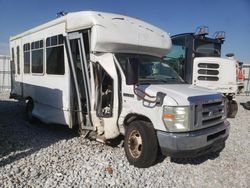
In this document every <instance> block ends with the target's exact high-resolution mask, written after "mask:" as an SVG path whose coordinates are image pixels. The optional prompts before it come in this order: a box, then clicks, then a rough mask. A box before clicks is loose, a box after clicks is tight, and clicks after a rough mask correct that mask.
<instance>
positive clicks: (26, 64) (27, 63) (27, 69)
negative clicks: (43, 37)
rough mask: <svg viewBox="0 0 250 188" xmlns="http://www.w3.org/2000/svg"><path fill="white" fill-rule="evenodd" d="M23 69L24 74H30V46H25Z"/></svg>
mask: <svg viewBox="0 0 250 188" xmlns="http://www.w3.org/2000/svg"><path fill="white" fill-rule="evenodd" d="M23 67H24V70H23V72H24V74H27V73H30V44H29V43H27V44H24V45H23Z"/></svg>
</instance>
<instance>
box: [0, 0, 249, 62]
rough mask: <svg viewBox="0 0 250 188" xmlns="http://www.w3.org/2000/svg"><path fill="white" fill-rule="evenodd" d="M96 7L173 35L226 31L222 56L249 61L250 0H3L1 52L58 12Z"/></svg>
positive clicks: (0, 37) (0, 12)
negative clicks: (200, 29) (202, 28)
mask: <svg viewBox="0 0 250 188" xmlns="http://www.w3.org/2000/svg"><path fill="white" fill-rule="evenodd" d="M62 10H63V11H65V12H74V11H81V10H96V11H104V12H112V13H118V14H123V15H128V16H131V17H135V18H138V19H141V20H144V21H146V22H149V23H151V24H153V25H155V26H158V27H160V28H161V29H163V30H165V31H166V32H168V33H170V34H171V35H175V34H179V33H185V32H194V31H195V30H196V28H197V27H198V26H202V25H206V26H208V27H209V36H213V33H214V32H216V31H225V32H226V40H225V43H224V44H223V46H222V55H223V56H225V54H227V53H234V54H235V56H236V58H237V59H238V60H240V61H243V62H244V63H250V36H249V35H250V0H0V54H3V55H5V54H8V53H9V44H8V43H9V37H10V36H12V35H15V34H18V33H21V32H23V31H26V30H28V29H30V28H32V27H35V26H37V25H40V24H43V23H46V22H48V21H50V20H53V19H55V18H56V13H57V12H59V11H62Z"/></svg>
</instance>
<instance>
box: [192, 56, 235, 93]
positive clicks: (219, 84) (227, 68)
mask: <svg viewBox="0 0 250 188" xmlns="http://www.w3.org/2000/svg"><path fill="white" fill-rule="evenodd" d="M199 63H207V64H215V65H218V66H219V68H200V67H199ZM200 69H205V70H217V71H219V72H218V75H216V77H217V76H218V81H206V80H199V79H198V77H199V76H213V75H209V74H208V75H204V74H199V73H198V71H199V70H200ZM192 83H193V85H196V86H200V87H205V88H209V89H213V90H215V91H217V92H220V93H224V94H232V93H233V94H236V92H237V89H238V85H237V80H236V61H235V60H232V59H225V58H217V57H196V58H195V59H194V66H193V82H192Z"/></svg>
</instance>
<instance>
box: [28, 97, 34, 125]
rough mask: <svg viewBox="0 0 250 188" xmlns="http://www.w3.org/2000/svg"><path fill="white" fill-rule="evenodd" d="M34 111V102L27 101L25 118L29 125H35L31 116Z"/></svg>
mask: <svg viewBox="0 0 250 188" xmlns="http://www.w3.org/2000/svg"><path fill="white" fill-rule="evenodd" d="M33 109H34V102H33V100H32V99H29V100H28V102H27V104H26V117H27V120H28V122H29V123H35V120H36V119H35V117H34V116H33V115H32V111H33Z"/></svg>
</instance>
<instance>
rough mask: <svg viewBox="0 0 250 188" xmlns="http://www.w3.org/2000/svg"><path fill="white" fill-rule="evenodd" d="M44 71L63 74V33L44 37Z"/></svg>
mask: <svg viewBox="0 0 250 188" xmlns="http://www.w3.org/2000/svg"><path fill="white" fill-rule="evenodd" d="M46 73H47V74H54V75H64V73H65V67H64V45H63V35H56V36H53V37H49V38H47V39H46Z"/></svg>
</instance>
